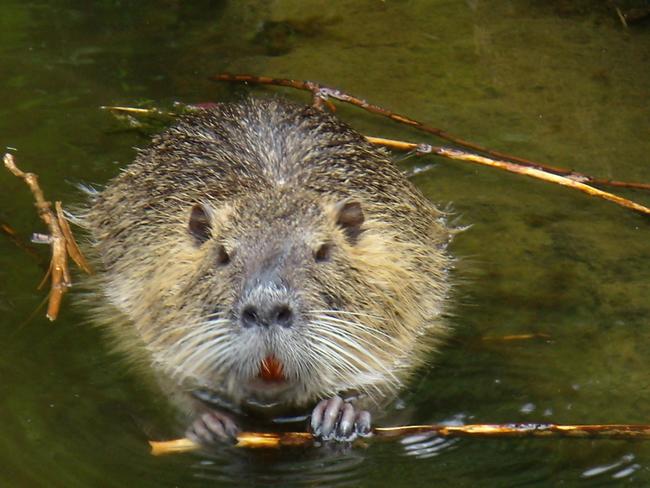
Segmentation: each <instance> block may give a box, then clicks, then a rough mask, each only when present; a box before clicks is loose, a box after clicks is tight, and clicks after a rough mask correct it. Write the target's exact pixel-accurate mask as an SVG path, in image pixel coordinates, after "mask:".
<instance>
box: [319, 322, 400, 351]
mask: <svg viewBox="0 0 650 488" xmlns="http://www.w3.org/2000/svg"><path fill="white" fill-rule="evenodd" d="M315 320H318V321H321V322H327V323H329V324H331V325H336V324H339V325H345V326H349V327H352V328H354V329H358V330H359V331H362V332H367V333H369V334H370V335H372V336H373V337H376V336H383V337H385V338H386V339H387V340H390V339H391V337H390V335H388V334H387V333H386V332H384V331H383V330H380V329H377V328H373V327H370V326H368V325H365V324H363V323H361V322H356V321H351V320H343V319H337V318H334V317H329V316H327V315H317V316H316V317H315ZM387 344H388V345H390V346H391V347H393V344H392V343H390V342H389V341H388V342H387Z"/></svg>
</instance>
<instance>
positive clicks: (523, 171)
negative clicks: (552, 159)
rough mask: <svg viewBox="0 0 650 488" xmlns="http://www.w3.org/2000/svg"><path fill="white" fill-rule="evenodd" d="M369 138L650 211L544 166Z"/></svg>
mask: <svg viewBox="0 0 650 488" xmlns="http://www.w3.org/2000/svg"><path fill="white" fill-rule="evenodd" d="M366 140H367V141H368V142H370V143H372V144H378V145H382V146H385V147H389V148H392V149H398V150H401V151H415V152H416V153H418V154H435V155H438V156H444V157H446V158H449V159H457V160H461V161H468V162H470V163H476V164H482V165H484V166H490V167H492V168H498V169H501V170H503V171H509V172H511V173H516V174H520V175H524V176H530V177H531V178H537V179H539V180H544V181H548V182H550V183H556V184H558V185H562V186H568V187H569V188H573V189H575V190H578V191H581V192H583V193H586V194H587V195H590V196H592V197H597V198H602V199H603V200H608V201H610V202H613V203H616V204H617V205H620V206H622V207H625V208H629V209H630V210H634V211H635V212H639V213H642V214H646V215H650V208H648V207H645V206H643V205H640V204H638V203H636V202H633V201H632V200H628V199H626V198H623V197H619V196H618V195H614V194H613V193H608V192H605V191H602V190H599V189H598V188H594V187H593V186H589V185H586V184H584V183H581V182H579V181H575V180H573V179H571V178H566V177H564V176H560V175H556V174H552V173H548V172H546V171H544V170H541V169H537V168H532V167H529V166H521V165H519V164H515V163H511V162H508V161H499V160H496V159H492V158H488V157H485V156H480V155H478V154H473V153H468V152H465V151H461V150H460V149H453V148H449V147H442V146H431V145H429V144H415V143H413V142H404V141H396V140H393V139H384V138H381V137H370V136H366Z"/></svg>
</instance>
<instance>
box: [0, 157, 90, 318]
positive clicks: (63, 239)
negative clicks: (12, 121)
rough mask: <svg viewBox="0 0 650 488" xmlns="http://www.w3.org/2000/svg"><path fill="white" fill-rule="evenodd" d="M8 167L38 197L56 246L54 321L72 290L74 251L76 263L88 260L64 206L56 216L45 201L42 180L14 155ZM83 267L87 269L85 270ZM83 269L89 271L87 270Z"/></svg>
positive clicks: (51, 269) (8, 159)
mask: <svg viewBox="0 0 650 488" xmlns="http://www.w3.org/2000/svg"><path fill="white" fill-rule="evenodd" d="M4 165H5V167H6V168H7V169H8V170H9V171H11V172H12V173H13V174H14V175H15V176H17V177H18V178H22V179H23V180H24V181H25V183H26V184H27V186H28V187H29V189H30V190H31V192H32V194H33V195H34V200H35V205H36V208H37V209H38V215H39V217H40V218H41V220H42V221H43V222H44V223H45V225H47V227H48V228H49V230H50V245H51V246H52V259H51V261H50V267H49V270H48V274H50V276H51V279H52V281H51V283H52V284H51V288H50V298H49V302H48V307H47V313H46V317H47V318H48V319H49V320H51V321H54V320H56V318H57V316H58V314H59V309H60V308H61V300H62V299H63V295H64V293H65V292H66V291H67V290H68V288H69V287H70V286H71V284H72V281H71V279H70V270H69V269H68V254H69V253H70V251H71V250H72V252H73V253H78V256H75V257H74V258H73V259H75V262H77V259H79V258H81V259H80V261H79V262H80V263H85V259H83V256H81V252H80V251H79V248H78V247H77V244H76V242H74V238H72V233H71V232H70V228H69V227H68V225H67V222H65V219H64V217H63V209H62V208H61V202H55V208H56V212H57V213H56V214H55V213H54V212H53V211H52V204H51V203H50V202H49V201H47V200H46V199H45V195H44V194H43V190H41V187H40V186H39V184H38V176H37V175H35V174H34V173H25V172H23V171H21V170H20V169H19V168H18V167H17V166H16V163H15V161H14V158H13V156H12V155H11V154H8V153H7V154H5V155H4ZM82 267H83V266H82ZM83 269H85V270H86V269H88V270H89V268H88V267H87V265H86V267H85V268H83Z"/></svg>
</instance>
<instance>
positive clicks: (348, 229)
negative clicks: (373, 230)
mask: <svg viewBox="0 0 650 488" xmlns="http://www.w3.org/2000/svg"><path fill="white" fill-rule="evenodd" d="M364 220H365V216H364V215H363V210H362V208H361V204H360V203H359V202H356V201H348V202H344V203H342V204H340V206H339V208H338V214H337V216H336V224H337V225H338V226H340V227H341V228H342V229H343V231H344V232H345V235H346V236H347V238H348V239H349V240H350V242H352V243H353V244H354V243H356V240H357V238H358V237H359V234H361V225H362V224H363V221H364Z"/></svg>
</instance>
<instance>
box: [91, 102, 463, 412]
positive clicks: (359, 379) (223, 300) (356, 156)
mask: <svg viewBox="0 0 650 488" xmlns="http://www.w3.org/2000/svg"><path fill="white" fill-rule="evenodd" d="M348 201H355V202H359V203H360V204H361V208H362V209H363V213H364V216H365V220H364V222H363V224H362V227H361V231H362V232H361V233H360V234H359V235H358V236H356V237H354V238H351V237H350V236H348V235H346V233H345V232H344V230H343V229H341V227H340V226H339V225H337V221H336V219H337V212H338V211H339V209H340V206H341V204H342V202H348ZM195 204H202V205H203V206H204V208H206V209H208V210H209V214H210V217H211V220H212V229H211V237H210V239H209V240H208V241H207V242H205V243H203V244H201V245H197V243H196V242H195V241H194V240H193V239H192V237H191V236H190V234H189V232H188V219H189V215H190V210H191V208H192V207H193V205H195ZM80 217H81V221H82V223H83V225H84V226H85V227H86V228H87V229H88V231H89V234H90V236H91V244H90V253H91V255H92V256H94V260H95V266H96V267H97V269H99V274H98V278H97V279H96V282H95V283H94V284H93V289H94V290H95V292H96V295H99V296H95V297H93V300H95V301H96V302H97V305H96V315H97V317H98V318H99V319H100V320H102V321H103V322H106V323H110V328H111V330H112V331H113V333H114V334H115V336H116V337H117V339H118V343H119V344H121V346H122V347H124V348H126V349H127V350H129V351H130V352H131V354H132V356H133V357H135V358H138V359H139V360H140V361H142V362H144V363H147V364H149V365H151V366H153V369H154V370H155V371H157V372H158V373H159V374H160V375H161V376H162V377H164V378H167V380H168V381H170V382H171V383H172V384H175V385H177V387H180V388H181V389H183V390H185V391H192V390H194V389H197V388H203V389H207V390H210V391H217V392H219V393H220V394H223V395H225V397H226V398H228V399H229V400H231V401H232V402H233V403H235V404H239V403H242V402H244V401H246V399H247V398H248V396H250V395H251V392H250V391H249V390H247V389H246V388H245V387H244V386H243V385H244V384H245V382H246V380H247V379H249V378H251V377H254V376H255V375H256V374H257V371H258V369H257V368H259V364H260V362H261V360H262V359H263V358H264V357H265V355H267V354H269V351H271V352H272V353H273V354H275V355H276V356H278V357H279V358H280V359H281V360H282V363H283V366H284V368H285V374H286V375H287V378H288V379H289V380H290V381H292V382H293V383H292V384H293V385H294V386H292V387H291V388H290V389H288V390H286V391H280V392H276V393H272V394H271V393H269V395H270V396H272V397H274V399H276V400H278V401H280V402H282V403H283V404H286V405H295V406H306V405H308V404H310V403H313V402H315V401H317V400H319V399H321V398H325V397H327V396H331V395H334V394H337V393H340V392H342V391H348V390H357V391H361V392H365V393H367V394H368V395H369V396H370V397H373V398H378V397H381V396H384V395H386V394H388V393H389V392H391V391H395V390H396V389H397V388H399V387H400V386H402V384H403V383H404V381H406V380H407V379H408V377H409V376H410V375H411V373H412V372H413V371H414V370H415V368H416V367H417V366H419V365H420V364H421V363H422V362H423V361H425V360H426V359H427V358H428V357H430V353H431V352H432V351H433V350H434V349H435V347H436V345H437V344H438V342H439V340H440V339H441V338H442V337H443V336H444V334H445V332H446V326H445V324H444V321H443V320H442V318H441V314H442V313H443V312H444V308H445V307H444V305H445V299H446V297H447V295H448V292H449V288H450V285H449V278H448V269H449V267H450V262H451V260H450V258H449V257H448V255H447V253H446V251H445V248H446V246H447V243H448V241H449V239H450V235H451V232H450V231H449V229H448V228H447V227H446V226H445V223H444V215H443V213H441V212H440V211H438V210H437V209H436V208H435V207H434V206H433V205H432V204H431V203H430V202H428V201H427V200H426V199H425V198H424V197H423V196H422V195H421V194H420V193H419V191H418V190H416V189H415V188H414V187H413V185H412V184H411V183H410V182H408V181H407V180H406V179H405V178H404V176H403V175H402V174H401V172H400V170H399V169H398V168H396V167H395V165H394V164H393V163H392V162H391V161H390V160H389V158H388V156H387V154H386V153H385V152H384V151H383V150H380V149H377V148H376V147H374V146H372V145H370V144H369V143H367V142H366V141H365V139H364V138H363V136H362V135H360V134H359V133H357V132H356V131H354V130H352V129H350V128H349V127H348V126H346V125H345V124H343V123H342V122H340V121H339V120H338V119H336V118H335V117H334V116H332V115H330V114H328V113H323V112H321V111H319V110H317V109H314V108H312V107H303V106H298V105H294V104H291V103H288V102H286V101H282V100H249V101H246V102H242V103H239V104H223V105H218V106H217V107H216V108H214V109H209V110H205V111H202V112H200V113H198V114H196V115H191V116H187V117H185V118H183V119H181V120H180V121H179V122H178V123H177V124H175V125H174V126H173V127H171V128H170V129H168V130H167V131H165V132H164V133H162V134H161V135H159V136H157V137H155V138H154V140H153V144H152V145H151V146H150V147H149V148H147V149H144V150H141V151H139V153H138V156H137V158H136V160H135V162H134V163H132V164H131V165H129V166H127V167H126V168H125V169H124V171H123V172H122V173H121V174H120V175H119V176H117V177H116V178H114V179H113V180H112V181H111V182H109V184H108V185H107V187H106V188H105V189H104V190H103V191H101V192H99V193H97V194H96V195H94V196H93V197H92V202H91V205H90V207H89V208H88V210H87V211H86V212H84V213H83V214H82V215H81V216H80ZM323 243H330V244H331V248H332V251H331V258H330V260H329V262H326V263H317V262H314V260H313V253H314V252H316V250H317V249H318V248H319V246H321V245H322V244H323ZM219 246H224V249H227V250H228V252H229V253H230V255H231V256H230V257H231V261H230V263H228V264H227V265H225V266H219V265H217V264H216V262H217V254H216V253H217V252H218V248H219ZM277 249H290V252H288V254H287V256H288V257H287V258H286V259H287V260H289V262H288V263H287V269H289V270H290V271H289V275H288V276H287V277H286V279H287V282H288V283H290V285H291V289H292V290H293V292H294V293H295V296H296V300H298V301H299V302H300V303H301V304H302V308H301V312H300V321H299V323H298V324H297V325H296V326H294V327H291V329H290V330H286V331H281V332H277V333H275V332H273V333H269V334H268V335H267V336H264V338H262V339H257V338H255V337H252V336H245V335H243V333H242V332H241V326H240V325H239V324H238V323H237V319H236V314H235V315H233V313H232V311H233V310H235V308H236V306H235V305H236V303H237V300H238V297H240V295H241V293H243V282H244V281H245V279H246V277H247V276H249V274H250V273H251V272H252V271H251V270H254V269H257V268H259V266H262V265H263V263H261V262H258V261H260V260H264V259H265V258H266V257H267V256H269V255H271V254H272V253H273V252H275V251H274V250H277ZM269 253H271V254H269ZM116 316H118V317H119V319H115V317H116ZM102 317H103V319H102Z"/></svg>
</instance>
